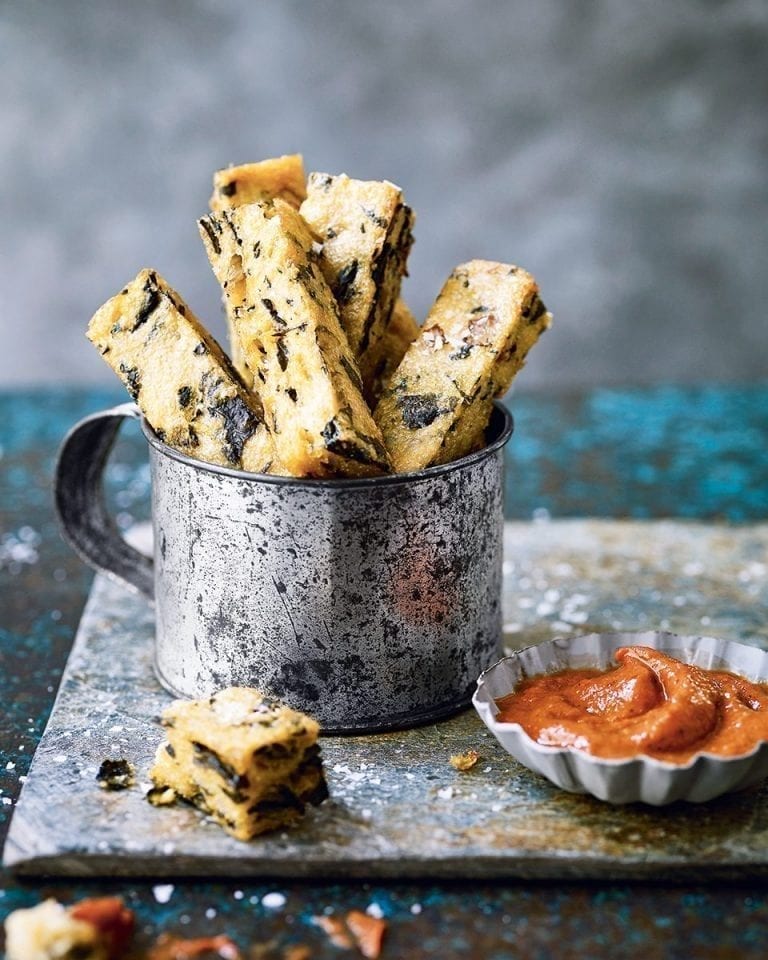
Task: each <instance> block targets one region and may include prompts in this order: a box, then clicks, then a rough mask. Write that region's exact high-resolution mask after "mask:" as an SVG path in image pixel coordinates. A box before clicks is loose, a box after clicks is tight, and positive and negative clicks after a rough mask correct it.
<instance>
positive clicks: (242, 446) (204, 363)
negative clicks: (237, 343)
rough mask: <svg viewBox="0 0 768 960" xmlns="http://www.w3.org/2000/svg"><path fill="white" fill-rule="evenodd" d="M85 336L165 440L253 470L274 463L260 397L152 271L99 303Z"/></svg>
mask: <svg viewBox="0 0 768 960" xmlns="http://www.w3.org/2000/svg"><path fill="white" fill-rule="evenodd" d="M88 338H89V339H90V340H91V341H92V342H93V343H94V345H95V346H96V347H97V348H98V350H99V352H100V353H101V355H102V356H103V357H104V359H105V360H106V362H107V363H108V364H109V365H110V366H111V367H112V369H113V370H114V371H115V373H117V375H118V376H119V377H120V379H121V380H122V381H123V383H124V384H125V386H126V387H127V389H128V392H129V393H130V394H131V396H132V397H133V399H134V400H135V401H136V403H137V404H138V405H139V407H140V408H141V411H142V413H143V414H144V416H145V417H146V419H147V422H148V423H149V424H150V426H151V427H152V429H153V430H154V431H155V433H156V434H157V435H158V437H160V439H161V440H163V441H164V442H165V443H167V444H168V445H169V446H171V447H174V448H175V449H176V450H180V451H181V452H183V453H186V454H189V456H191V457H195V458H196V459H199V460H204V461H206V462H207V463H215V464H221V465H222V466H228V467H239V468H241V469H243V470H249V471H253V472H256V473H265V472H268V471H269V470H270V469H271V468H272V466H273V465H274V464H275V461H276V455H275V450H274V447H273V444H272V440H271V437H270V436H269V432H268V430H267V427H266V425H265V423H264V416H263V410H262V407H261V404H260V403H259V401H258V399H257V398H256V397H254V396H253V395H252V394H251V393H249V392H248V390H247V389H246V388H245V386H244V385H243V383H242V381H241V380H240V377H239V376H238V374H237V372H236V371H235V369H234V368H233V366H232V364H231V362H230V360H229V358H228V357H227V356H226V354H225V353H224V351H223V350H222V349H221V347H220V346H219V345H218V343H217V342H216V341H215V340H214V339H213V337H212V336H211V335H210V334H209V333H208V331H207V330H206V329H205V327H203V325H202V324H201V323H200V321H199V320H198V319H197V317H196V316H195V315H194V314H193V313H192V311H191V310H190V309H189V307H188V306H187V304H186V303H184V301H183V300H182V298H181V297H180V296H179V294H178V293H176V292H175V291H174V290H173V289H172V288H171V287H170V286H169V285H168V283H166V281H165V280H164V279H163V278H162V277H161V276H160V274H158V273H157V272H156V271H154V270H142V271H141V272H140V273H139V274H138V276H137V277H136V279H135V280H132V281H131V283H129V284H128V286H126V287H125V288H124V289H123V290H122V291H121V292H120V293H119V294H117V296H114V297H112V298H111V299H110V300H108V301H107V303H105V304H104V305H103V306H102V307H100V308H99V309H98V310H97V311H96V313H95V314H94V316H93V318H92V319H91V322H90V324H89V326H88Z"/></svg>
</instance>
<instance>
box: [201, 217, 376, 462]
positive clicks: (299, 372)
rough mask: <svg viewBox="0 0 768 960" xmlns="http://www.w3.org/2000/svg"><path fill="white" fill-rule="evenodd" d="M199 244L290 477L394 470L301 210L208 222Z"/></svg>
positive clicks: (204, 221) (212, 219)
mask: <svg viewBox="0 0 768 960" xmlns="http://www.w3.org/2000/svg"><path fill="white" fill-rule="evenodd" d="M200 236H201V237H202V240H203V243H204V244H205V247H206V251H207V253H208V258H209V260H210V262H211V266H212V267H213V271H214V273H215V274H216V277H217V279H218V280H219V282H220V283H221V285H222V288H223V289H224V291H225V293H226V295H227V297H228V298H229V299H230V305H231V307H232V311H233V321H234V325H235V329H236V334H237V337H238V340H239V342H240V346H241V349H242V353H243V358H244V360H245V362H246V364H247V365H248V367H249V369H250V370H251V371H252V373H253V375H254V384H255V387H256V389H257V390H258V393H259V397H260V398H261V402H262V404H263V406H264V411H265V417H266V420H267V423H268V424H269V427H270V430H271V433H272V434H273V436H274V437H275V441H276V444H277V446H278V447H279V450H280V460H281V462H282V463H283V464H284V466H285V468H286V471H287V473H288V474H289V475H290V476H296V477H332V476H353V477H366V476H376V475H378V474H382V473H386V472H388V471H389V469H390V464H389V457H388V456H387V452H386V449H385V447H384V444H383V443H382V440H381V433H380V432H379V429H378V427H377V426H376V424H375V423H374V420H373V417H372V415H371V412H370V410H369V409H368V407H367V405H366V403H365V400H364V399H363V396H362V383H361V381H360V373H359V371H358V368H357V364H356V363H355V360H354V358H353V356H352V353H351V350H350V348H349V344H348V342H347V339H346V337H345V336H344V332H343V330H342V329H341V326H340V324H339V316H338V308H337V306H336V301H335V300H334V298H333V294H332V293H331V291H330V288H329V287H328V284H327V283H326V281H325V279H324V277H323V274H322V272H321V270H320V268H319V267H318V265H317V255H316V254H315V252H314V250H313V241H312V237H311V235H310V233H309V230H308V229H307V226H306V224H305V223H304V221H303V220H302V218H301V217H300V216H299V214H298V213H297V212H296V210H294V209H293V208H292V207H290V206H288V204H286V203H284V202H283V201H281V200H279V199H277V200H275V202H274V203H251V204H247V205H245V206H242V207H237V208H235V209H233V210H229V211H225V212H224V213H222V214H221V215H220V216H219V217H216V216H209V217H204V218H203V219H202V220H201V221H200Z"/></svg>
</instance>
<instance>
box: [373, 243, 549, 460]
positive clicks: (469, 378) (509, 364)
mask: <svg viewBox="0 0 768 960" xmlns="http://www.w3.org/2000/svg"><path fill="white" fill-rule="evenodd" d="M550 321H551V317H550V314H549V313H547V310H546V308H545V306H544V304H543V303H542V302H541V300H540V298H539V290H538V287H537V285H536V281H535V280H534V279H533V277H532V276H531V275H530V274H529V273H526V271H525V270H523V269H521V268H520V267H516V266H513V265H511V264H505V263H494V262H492V261H488V260H472V261H470V262H469V263H465V264H462V265H461V266H459V267H457V268H456V269H455V270H454V271H453V273H452V274H451V275H450V277H449V278H448V280H447V281H446V283H445V285H444V286H443V289H442V290H441V292H440V294H439V296H438V298H437V300H436V301H435V303H434V305H433V307H432V309H431V311H430V313H429V316H428V317H427V319H426V321H425V322H424V326H423V327H422V330H421V334H420V336H419V337H418V338H417V339H416V340H415V341H414V342H413V343H412V344H411V346H410V347H409V348H408V351H407V353H406V354H405V356H404V357H403V360H402V362H401V363H400V365H399V367H398V368H397V370H396V371H395V372H394V374H393V375H392V377H391V379H390V381H389V384H388V386H387V388H386V389H385V390H384V392H383V394H382V397H381V400H380V401H379V403H378V406H377V407H376V411H375V419H376V422H377V423H378V425H379V427H380V428H381V431H382V434H383V436H384V442H385V444H386V447H387V450H388V451H389V455H390V457H391V459H392V464H393V466H394V468H395V470H396V471H398V472H406V471H410V470H420V469H422V468H424V467H429V466H433V465H436V464H441V463H448V462H450V461H452V460H456V459H458V458H459V457H462V456H465V455H466V454H467V453H470V452H471V451H472V450H473V449H475V448H477V447H478V446H480V445H482V442H483V434H484V430H485V427H486V425H487V423H488V418H489V416H490V413H491V409H492V404H493V398H494V397H496V396H501V395H502V394H503V393H505V392H506V391H507V390H508V389H509V386H510V383H511V382H512V378H513V377H514V376H515V374H516V373H517V372H518V370H520V368H521V367H522V366H523V364H524V362H525V358H526V356H527V354H528V351H529V350H530V349H531V347H532V346H533V345H534V343H535V342H536V340H537V339H538V338H539V336H540V335H541V333H542V332H543V331H544V330H546V328H547V327H548V326H549V324H550Z"/></svg>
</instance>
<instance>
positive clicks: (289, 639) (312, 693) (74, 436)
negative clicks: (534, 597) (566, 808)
mask: <svg viewBox="0 0 768 960" xmlns="http://www.w3.org/2000/svg"><path fill="white" fill-rule="evenodd" d="M126 417H128V418H135V419H139V420H140V421H141V426H142V430H143V431H144V435H145V437H146V438H147V441H148V443H149V460H150V467H151V477H152V522H153V528H154V560H152V559H150V558H148V557H145V556H143V555H142V554H140V553H139V552H138V551H136V550H134V549H133V548H132V547H131V546H129V545H128V544H127V543H126V542H125V540H123V538H122V536H121V535H120V533H119V531H118V529H117V527H116V525H115V523H114V521H113V520H112V518H111V517H110V515H109V513H108V511H107V509H106V506H105V503H104V495H103V488H102V474H103V471H104V467H105V465H106V462H107V458H108V456H109V452H110V449H111V447H112V444H113V442H114V440H115V438H116V436H117V432H118V429H119V427H120V424H121V423H122V421H123V420H124V419H125V418H126ZM512 429H513V424H512V418H511V416H510V414H509V413H508V412H507V411H506V410H505V408H504V407H503V406H501V405H500V404H496V405H495V407H494V410H493V414H492V418H491V423H490V425H489V430H488V435H487V443H486V446H485V447H484V448H483V449H482V450H480V451H478V452H477V453H473V454H470V455H469V456H466V457H463V458H462V459H460V460H457V461H455V462H453V463H449V464H446V465H444V466H438V467H430V468H428V469H425V470H421V471H419V472H415V473H410V474H395V475H391V476H384V477H376V478H372V479H371V478H368V479H342V480H303V479H295V478H288V477H276V476H263V475H259V474H252V473H244V472H243V471H239V470H234V469H229V468H226V467H220V466H215V465H212V464H208V463H203V462H201V461H199V460H195V459H192V458H191V457H188V456H185V455H184V454H182V453H179V452H177V451H176V450H173V449H172V448H170V447H168V446H166V445H165V444H164V443H163V442H162V441H160V440H159V439H158V438H157V436H156V435H155V433H154V432H153V431H152V428H151V427H150V426H149V425H148V424H147V423H146V421H145V420H143V418H142V417H141V414H140V412H139V410H138V408H137V407H136V406H134V405H133V404H123V405H121V406H118V407H115V408H113V409H112V410H107V411H104V412H102V413H97V414H95V415H93V416H90V417H87V418H86V419H85V420H82V421H81V422H80V423H78V424H77V425H76V426H75V427H74V428H73V429H72V431H71V432H70V433H69V434H68V436H67V437H66V439H65V441H64V443H63V445H62V448H61V451H60V454H59V460H58V464H57V468H56V481H55V498H56V507H57V511H58V514H59V518H60V521H61V525H62V530H63V533H64V536H65V538H66V539H67V540H68V541H69V543H70V544H71V545H72V547H73V548H74V549H75V550H76V551H77V552H78V553H79V554H80V556H81V557H82V558H83V559H84V560H86V561H87V562H88V563H89V564H90V565H91V566H93V567H95V568H96V569H97V570H100V571H102V572H104V573H106V574H108V575H109V576H111V577H112V578H116V579H117V580H120V581H123V582H124V583H126V584H128V585H130V586H131V587H133V588H135V589H136V590H138V591H139V592H140V593H142V594H144V595H145V596H146V597H147V598H149V599H150V600H152V601H154V604H155V613H156V647H155V669H156V673H157V677H158V679H159V680H160V682H161V683H162V684H163V686H164V687H165V688H166V689H167V690H169V691H170V692H171V693H173V694H175V695H177V696H183V697H200V696H207V695H209V694H210V693H212V692H213V691H215V690H218V689H221V688H223V687H228V686H254V687H258V688H259V689H260V690H263V691H264V692H266V693H268V694H269V695H271V696H274V697H277V698H279V699H281V700H284V701H285V702H287V703H288V704H290V705H291V706H294V707H296V708H298V709H300V710H304V711H306V712H307V713H310V714H311V715H312V716H314V717H315V718H316V719H317V720H318V721H319V722H320V724H321V726H322V728H323V730H324V732H326V733H361V732H372V731H377V730H386V729H392V728H400V727H406V726H413V725H416V724H420V723H426V722H429V721H434V720H438V719H440V718H442V717H445V716H448V715H450V714H452V713H454V712H456V711H458V710H459V709H461V708H463V707H465V706H467V705H468V704H469V703H470V701H471V697H472V692H473V690H474V686H475V681H476V680H477V677H478V674H479V673H480V672H481V671H482V670H483V669H485V668H486V667H488V666H489V665H490V664H491V663H492V662H493V661H494V659H496V658H497V657H498V646H499V642H500V637H501V562H502V534H503V482H502V480H503V450H502V448H503V446H504V444H505V443H506V442H507V440H508V439H509V437H510V436H511V434H512Z"/></svg>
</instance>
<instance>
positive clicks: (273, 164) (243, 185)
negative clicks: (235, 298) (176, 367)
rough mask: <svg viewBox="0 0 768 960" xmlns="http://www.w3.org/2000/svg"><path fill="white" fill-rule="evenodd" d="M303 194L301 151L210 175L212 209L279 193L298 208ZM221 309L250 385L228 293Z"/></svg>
mask: <svg viewBox="0 0 768 960" xmlns="http://www.w3.org/2000/svg"><path fill="white" fill-rule="evenodd" d="M306 195H307V178H306V176H305V174H304V164H303V162H302V158H301V154H298V153H294V154H290V155H288V156H284V157H274V158H273V159H270V160H262V161H260V162H259V163H243V164H241V165H240V166H237V167H226V168H225V169H224V170H217V171H216V173H214V175H213V193H212V194H211V199H210V201H209V206H210V208H211V210H212V211H213V212H214V213H221V212H222V211H224V210H232V209H234V208H235V207H241V206H243V204H246V203H254V202H255V201H257V200H258V201H264V202H266V201H270V200H274V199H275V198H277V197H279V198H280V199H281V200H285V202H286V203H289V204H290V205H291V206H292V207H296V208H298V207H299V206H300V204H301V202H302V200H303V199H304V198H305V197H306ZM224 309H225V312H226V317H227V333H228V335H229V353H230V356H231V357H232V362H233V363H234V365H235V369H236V370H237V372H238V373H239V374H240V376H241V377H242V378H243V381H244V382H245V384H246V386H248V387H252V386H253V375H252V374H251V371H250V370H249V369H248V367H247V366H246V364H245V361H244V360H243V357H242V353H241V350H240V344H239V342H238V340H237V336H236V335H235V328H234V324H233V321H232V312H231V307H230V305H229V300H228V298H227V297H225V298H224Z"/></svg>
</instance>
